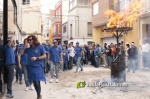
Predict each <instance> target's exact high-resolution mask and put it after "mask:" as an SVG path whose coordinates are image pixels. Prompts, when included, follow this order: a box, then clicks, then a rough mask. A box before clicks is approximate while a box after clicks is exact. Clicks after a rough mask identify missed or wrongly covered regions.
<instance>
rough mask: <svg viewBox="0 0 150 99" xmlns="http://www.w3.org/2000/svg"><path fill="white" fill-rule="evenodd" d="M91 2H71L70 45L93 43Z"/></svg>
mask: <svg viewBox="0 0 150 99" xmlns="http://www.w3.org/2000/svg"><path fill="white" fill-rule="evenodd" d="M91 19H92V5H91V0H69V13H68V27H67V30H68V37H69V39H68V43H72V44H73V45H75V43H76V42H77V41H78V42H80V44H81V45H83V44H91V43H92V20H91Z"/></svg>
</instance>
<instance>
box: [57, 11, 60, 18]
mask: <svg viewBox="0 0 150 99" xmlns="http://www.w3.org/2000/svg"><path fill="white" fill-rule="evenodd" d="M56 17H57V18H60V9H59V10H57V11H56Z"/></svg>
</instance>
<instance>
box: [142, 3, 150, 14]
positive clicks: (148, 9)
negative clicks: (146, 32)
mask: <svg viewBox="0 0 150 99" xmlns="http://www.w3.org/2000/svg"><path fill="white" fill-rule="evenodd" d="M142 2H143V7H142V9H141V13H142V14H144V13H146V12H150V0H142Z"/></svg>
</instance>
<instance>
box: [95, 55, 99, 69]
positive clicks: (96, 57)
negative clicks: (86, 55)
mask: <svg viewBox="0 0 150 99" xmlns="http://www.w3.org/2000/svg"><path fill="white" fill-rule="evenodd" d="M95 62H96V64H95V66H96V67H99V63H100V58H99V57H98V56H95Z"/></svg>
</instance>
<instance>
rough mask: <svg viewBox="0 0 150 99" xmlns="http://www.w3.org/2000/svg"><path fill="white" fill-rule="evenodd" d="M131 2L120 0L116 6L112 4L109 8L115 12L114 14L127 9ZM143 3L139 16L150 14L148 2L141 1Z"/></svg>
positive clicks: (149, 1)
mask: <svg viewBox="0 0 150 99" xmlns="http://www.w3.org/2000/svg"><path fill="white" fill-rule="evenodd" d="M130 1H131V0H122V1H120V2H118V3H116V4H113V5H112V6H111V9H112V10H115V11H116V12H121V11H122V10H124V9H125V8H127V7H129V4H130ZM141 1H142V3H143V6H142V8H141V14H144V13H146V12H150V0H141Z"/></svg>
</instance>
